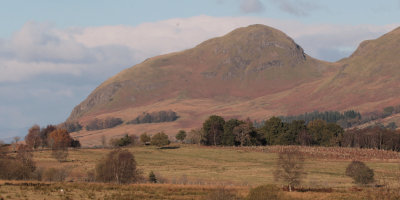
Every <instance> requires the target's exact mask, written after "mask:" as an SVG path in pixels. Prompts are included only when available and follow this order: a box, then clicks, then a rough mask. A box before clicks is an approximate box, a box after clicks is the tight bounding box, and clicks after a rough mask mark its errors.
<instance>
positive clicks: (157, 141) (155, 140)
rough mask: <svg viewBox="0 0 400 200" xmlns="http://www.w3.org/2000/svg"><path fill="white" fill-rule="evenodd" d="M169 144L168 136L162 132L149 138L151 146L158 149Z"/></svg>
mask: <svg viewBox="0 0 400 200" xmlns="http://www.w3.org/2000/svg"><path fill="white" fill-rule="evenodd" d="M169 143H170V141H169V140H168V135H166V134H165V133H164V132H160V133H157V134H155V135H154V136H153V137H152V138H151V145H155V146H158V147H162V146H165V145H169Z"/></svg>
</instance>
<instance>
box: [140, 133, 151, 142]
mask: <svg viewBox="0 0 400 200" xmlns="http://www.w3.org/2000/svg"><path fill="white" fill-rule="evenodd" d="M140 141H141V142H142V143H143V144H148V143H149V142H150V141H151V137H150V135H147V133H142V135H140Z"/></svg>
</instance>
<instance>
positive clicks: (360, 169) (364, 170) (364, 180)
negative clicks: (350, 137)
mask: <svg viewBox="0 0 400 200" xmlns="http://www.w3.org/2000/svg"><path fill="white" fill-rule="evenodd" d="M346 176H350V177H351V178H353V180H354V182H355V183H357V184H363V185H365V184H368V183H372V182H374V170H372V169H371V168H369V167H368V166H367V165H365V164H364V163H363V162H361V161H352V162H351V163H350V164H349V165H348V166H347V168H346Z"/></svg>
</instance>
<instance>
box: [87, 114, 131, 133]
mask: <svg viewBox="0 0 400 200" xmlns="http://www.w3.org/2000/svg"><path fill="white" fill-rule="evenodd" d="M122 123H124V121H122V119H121V118H115V117H107V118H105V119H98V118H95V119H93V120H92V121H90V122H89V123H88V124H87V125H86V130H88V131H93V130H102V129H107V128H114V127H116V126H118V125H120V124H122Z"/></svg>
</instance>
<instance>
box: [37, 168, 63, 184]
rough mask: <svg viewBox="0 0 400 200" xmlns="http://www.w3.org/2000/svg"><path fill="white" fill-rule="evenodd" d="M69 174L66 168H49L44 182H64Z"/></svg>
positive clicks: (44, 175)
mask: <svg viewBox="0 0 400 200" xmlns="http://www.w3.org/2000/svg"><path fill="white" fill-rule="evenodd" d="M68 174H69V173H68V170H67V169H65V168H48V169H46V170H45V171H44V172H43V180H45V181H50V182H63V181H65V179H66V178H67V177H68Z"/></svg>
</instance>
